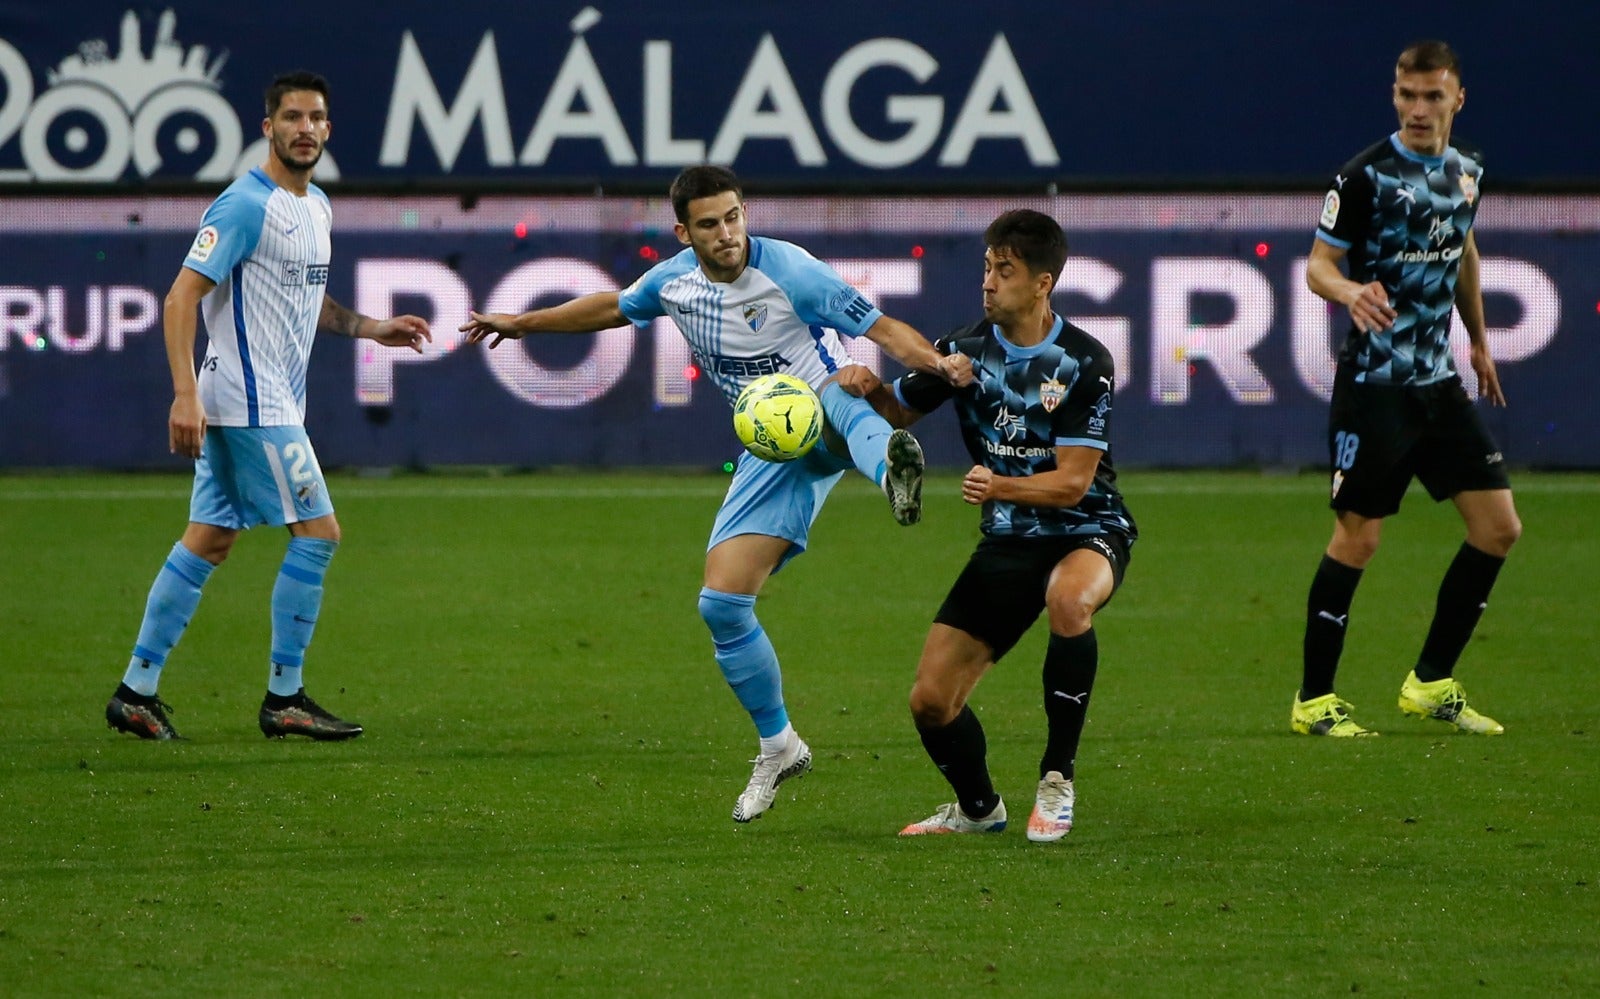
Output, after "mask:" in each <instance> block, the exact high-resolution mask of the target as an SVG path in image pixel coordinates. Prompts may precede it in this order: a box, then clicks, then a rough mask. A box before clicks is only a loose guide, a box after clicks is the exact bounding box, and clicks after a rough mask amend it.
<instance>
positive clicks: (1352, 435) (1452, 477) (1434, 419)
mask: <svg viewBox="0 0 1600 999" xmlns="http://www.w3.org/2000/svg"><path fill="white" fill-rule="evenodd" d="M1328 457H1329V464H1330V465H1331V466H1332V476H1333V478H1332V497H1331V499H1330V500H1329V501H1328V505H1329V506H1330V507H1332V508H1333V509H1335V510H1348V511H1350V512H1351V513H1357V514H1360V515H1361V516H1363V517H1387V516H1389V515H1390V514H1392V513H1395V512H1397V511H1398V510H1399V509H1400V500H1401V498H1402V497H1404V496H1405V493H1406V489H1407V487H1409V486H1410V485H1411V480H1412V479H1413V478H1415V479H1417V480H1418V481H1419V482H1421V483H1422V484H1423V486H1424V487H1426V488H1427V490H1428V495H1429V496H1432V497H1433V499H1434V501H1435V502H1438V501H1440V500H1445V499H1449V498H1450V497H1452V496H1454V495H1456V494H1457V493H1462V492H1468V491H1471V490H1478V489H1509V488H1511V480H1510V479H1509V478H1507V477H1506V463H1505V458H1504V457H1503V456H1502V455H1501V453H1500V448H1499V447H1498V446H1496V444H1495V442H1494V438H1493V437H1490V436H1489V431H1488V428H1486V427H1485V426H1484V425H1483V419H1482V417H1480V416H1479V415H1478V409H1477V407H1476V406H1474V405H1473V404H1472V400H1471V399H1469V398H1467V391H1466V389H1465V388H1463V387H1462V385H1461V379H1459V378H1450V379H1447V380H1445V381H1442V382H1435V383H1433V384H1432V385H1420V386H1419V385H1373V384H1367V383H1358V382H1356V381H1355V380H1354V378H1353V377H1352V376H1351V375H1350V374H1348V373H1347V372H1344V371H1340V372H1339V376H1338V378H1337V379H1335V381H1334V384H1333V405H1332V409H1331V414H1330V416H1329V420H1328Z"/></svg>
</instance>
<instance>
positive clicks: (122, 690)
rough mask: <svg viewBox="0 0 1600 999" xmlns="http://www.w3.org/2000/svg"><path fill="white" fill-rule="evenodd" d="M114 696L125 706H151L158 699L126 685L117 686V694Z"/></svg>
mask: <svg viewBox="0 0 1600 999" xmlns="http://www.w3.org/2000/svg"><path fill="white" fill-rule="evenodd" d="M112 696H114V697H116V699H117V700H119V701H121V702H123V703H124V704H149V703H150V702H151V701H153V700H155V699H156V698H155V695H154V694H149V695H146V694H141V693H139V692H138V691H137V690H134V689H133V688H132V687H130V686H128V685H127V684H125V683H119V684H117V692H116V694H114V695H112Z"/></svg>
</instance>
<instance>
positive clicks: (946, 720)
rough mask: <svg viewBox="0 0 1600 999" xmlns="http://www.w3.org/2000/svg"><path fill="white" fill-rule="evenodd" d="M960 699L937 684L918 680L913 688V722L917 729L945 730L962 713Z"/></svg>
mask: <svg viewBox="0 0 1600 999" xmlns="http://www.w3.org/2000/svg"><path fill="white" fill-rule="evenodd" d="M957 700H959V698H956V697H954V696H952V695H951V693H950V692H949V691H946V690H942V689H940V688H939V686H938V685H937V684H932V683H927V682H924V681H922V680H918V681H917V682H916V683H915V684H914V685H913V686H912V687H911V699H910V707H911V720H912V721H914V722H915V723H916V726H917V728H943V727H944V726H946V725H948V724H950V723H951V722H953V721H955V720H956V715H959V714H960V713H961V705H960V704H958V703H956V702H957Z"/></svg>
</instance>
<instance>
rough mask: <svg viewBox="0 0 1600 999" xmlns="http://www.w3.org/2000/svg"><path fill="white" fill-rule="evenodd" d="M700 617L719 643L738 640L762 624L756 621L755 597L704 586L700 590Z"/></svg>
mask: <svg viewBox="0 0 1600 999" xmlns="http://www.w3.org/2000/svg"><path fill="white" fill-rule="evenodd" d="M700 619H701V620H703V621H705V623H706V627H707V628H709V629H710V630H711V638H712V640H713V641H715V642H717V643H718V644H726V643H728V642H735V641H738V640H739V639H740V638H743V637H744V636H745V635H747V634H749V633H750V632H752V631H754V630H755V629H756V628H758V627H760V625H759V624H758V623H757V622H756V612H755V598H754V597H751V596H747V595H745V594H742V593H723V592H721V591H719V590H713V589H711V588H710V587H704V588H702V589H701V590H700Z"/></svg>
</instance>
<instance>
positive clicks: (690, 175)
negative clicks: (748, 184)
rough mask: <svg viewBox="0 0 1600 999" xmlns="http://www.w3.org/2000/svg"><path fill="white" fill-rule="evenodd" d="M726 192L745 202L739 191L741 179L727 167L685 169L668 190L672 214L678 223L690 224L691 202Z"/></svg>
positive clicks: (706, 165) (704, 166) (741, 192)
mask: <svg viewBox="0 0 1600 999" xmlns="http://www.w3.org/2000/svg"><path fill="white" fill-rule="evenodd" d="M725 191H732V192H733V193H734V194H737V195H738V196H739V200H740V201H743V200H744V192H743V191H741V190H740V189H739V178H738V177H735V176H734V175H733V171H732V170H729V169H728V168H727V167H720V166H712V165H710V164H702V165H700V166H692V167H684V168H683V172H681V173H679V174H678V176H677V177H676V178H675V179H674V180H673V181H672V187H671V189H670V190H668V192H667V195H668V197H670V198H672V213H673V214H674V215H676V216H677V217H678V221H679V222H682V223H684V224H688V221H689V202H691V201H696V200H698V199H700V198H710V197H715V196H716V195H718V194H722V193H723V192H725Z"/></svg>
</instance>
